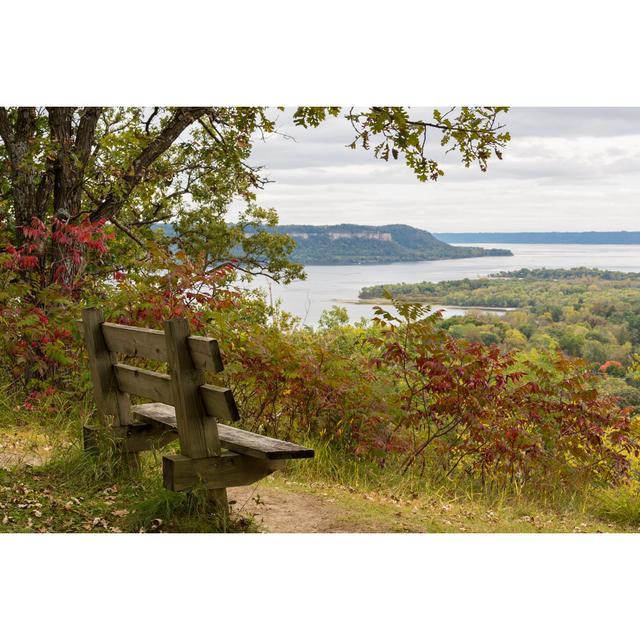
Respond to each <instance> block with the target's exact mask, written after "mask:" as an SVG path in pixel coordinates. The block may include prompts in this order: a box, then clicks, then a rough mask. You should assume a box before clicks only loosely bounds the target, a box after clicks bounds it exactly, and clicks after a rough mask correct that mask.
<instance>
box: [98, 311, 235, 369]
mask: <svg viewBox="0 0 640 640" xmlns="http://www.w3.org/2000/svg"><path fill="white" fill-rule="evenodd" d="M102 335H103V336H104V341H105V342H106V344H107V348H108V349H109V351H112V352H114V353H126V354H127V355H130V356H140V357H141V358H149V359H151V360H160V361H162V362H166V361H167V343H166V340H165V337H164V331H158V330H157V329H147V328H146V327H130V326H128V325H125V324H114V323H113V322H103V323H102ZM187 344H188V345H189V349H190V351H191V358H192V359H193V363H194V364H195V366H196V368H198V369H206V370H207V371H211V373H220V372H221V371H222V370H223V368H224V367H223V365H222V356H221V355H220V348H219V346H218V341H217V340H216V339H215V338H208V337H206V336H189V337H188V338H187Z"/></svg>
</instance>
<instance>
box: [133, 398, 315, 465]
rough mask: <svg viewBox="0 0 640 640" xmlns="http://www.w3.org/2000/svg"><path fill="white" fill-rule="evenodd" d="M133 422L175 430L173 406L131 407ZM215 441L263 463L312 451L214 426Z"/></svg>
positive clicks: (220, 425)
mask: <svg viewBox="0 0 640 640" xmlns="http://www.w3.org/2000/svg"><path fill="white" fill-rule="evenodd" d="M131 410H132V412H133V415H134V417H135V418H136V419H138V420H140V421H142V422H146V423H149V424H153V425H157V426H160V427H169V428H171V429H176V430H177V423H176V412H175V409H174V407H172V406H171V405H168V404H164V403H162V402H150V403H147V404H137V405H133V406H132V407H131ZM218 438H219V439H220V446H222V447H224V448H225V449H228V450H229V451H234V452H236V453H243V454H244V455H247V456H251V457H252V458H262V459H267V460H287V459H295V458H313V449H307V448H306V447H302V446H300V445H298V444H294V443H292V442H285V441H284V440H277V439H276V438H270V437H268V436H262V435H260V434H258V433H253V432H251V431H245V430H244V429H236V428H235V427H230V426H228V425H226V424H221V423H218Z"/></svg>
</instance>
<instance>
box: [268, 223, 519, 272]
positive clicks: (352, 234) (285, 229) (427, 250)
mask: <svg viewBox="0 0 640 640" xmlns="http://www.w3.org/2000/svg"><path fill="white" fill-rule="evenodd" d="M273 233H282V234H286V235H288V236H291V237H292V238H293V239H294V240H295V241H296V248H295V250H294V252H293V254H292V255H291V259H292V260H294V261H296V262H300V263H302V264H305V265H348V264H385V263H390V262H418V261H421V260H451V259H457V258H478V257H484V256H511V255H513V254H512V253H511V251H509V250H507V249H483V248H481V247H454V246H452V245H450V244H447V243H446V242H443V241H442V240H438V239H437V238H434V236H433V235H432V234H430V233H429V232H428V231H424V230H423V229H416V228H415V227H411V226H409V225H405V224H389V225H384V226H369V225H357V224H338V225H330V226H329V225H328V226H315V225H279V226H277V227H275V229H274V230H273Z"/></svg>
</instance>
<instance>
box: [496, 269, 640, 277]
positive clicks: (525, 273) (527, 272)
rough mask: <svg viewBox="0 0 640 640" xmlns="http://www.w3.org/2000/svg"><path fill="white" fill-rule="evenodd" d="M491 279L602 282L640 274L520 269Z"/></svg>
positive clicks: (587, 270)
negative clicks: (598, 280)
mask: <svg viewBox="0 0 640 640" xmlns="http://www.w3.org/2000/svg"><path fill="white" fill-rule="evenodd" d="M489 277H490V278H521V279H522V278H529V279H532V280H577V279H579V278H599V279H601V280H640V273H637V272H624V271H607V270H605V269H591V268H589V267H573V268H572V269H546V268H545V269H526V268H525V269H518V270H517V271H500V272H498V273H492V274H491V275H490V276H489Z"/></svg>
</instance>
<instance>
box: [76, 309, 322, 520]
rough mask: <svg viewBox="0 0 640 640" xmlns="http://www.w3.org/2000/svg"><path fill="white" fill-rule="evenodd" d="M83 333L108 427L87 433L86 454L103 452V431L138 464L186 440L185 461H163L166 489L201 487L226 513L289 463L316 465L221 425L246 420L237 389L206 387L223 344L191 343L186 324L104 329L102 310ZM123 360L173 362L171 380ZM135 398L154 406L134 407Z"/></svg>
mask: <svg viewBox="0 0 640 640" xmlns="http://www.w3.org/2000/svg"><path fill="white" fill-rule="evenodd" d="M82 327H83V332H84V339H85V344H86V347H87V352H88V355H89V365H90V368H91V377H92V380H93V389H94V396H95V401H96V407H97V410H98V417H99V420H100V426H99V427H91V426H89V427H85V430H84V442H85V448H94V447H96V443H97V441H98V436H99V432H100V430H102V432H103V433H106V434H107V435H108V436H109V437H110V438H113V439H115V440H116V441H117V442H118V446H119V447H120V449H121V451H122V452H123V454H124V455H125V456H127V455H128V456H130V457H131V456H133V457H134V458H135V457H136V456H137V453H138V452H140V451H146V450H150V449H158V448H160V447H163V446H165V445H166V444H168V443H169V442H171V441H172V440H175V439H176V438H178V439H179V440H180V454H178V455H165V456H163V480H164V486H165V487H166V488H167V489H170V490H172V491H182V490H184V489H190V488H192V487H195V486H200V487H202V488H203V489H205V490H206V491H207V493H208V495H209V497H210V498H211V499H212V500H214V501H215V502H217V503H218V504H219V505H220V506H221V507H223V508H224V509H226V508H227V497H226V488H227V487H234V486H242V485H247V484H252V483H253V482H256V481H257V480H260V479H261V478H264V477H265V476H267V475H269V474H270V473H273V472H274V471H275V470H277V469H280V468H282V466H283V465H284V461H285V460H288V459H297V458H312V457H313V455H314V452H313V449H307V448H306V447H302V446H300V445H297V444H293V443H291V442H285V441H283V440H276V439H275V438H269V437H267V436H263V435H259V434H257V433H252V432H250V431H245V430H243V429H237V428H235V427H232V426H229V425H227V424H223V423H221V422H218V420H225V421H228V422H235V421H237V420H238V419H239V417H240V416H239V413H238V408H237V407H236V403H235V400H234V398H233V394H232V392H231V390H230V389H226V388H223V387H218V386H215V385H210V384H204V372H205V371H210V372H212V373H214V374H216V373H220V372H221V371H222V369H223V365H222V358H221V356H220V350H219V347H218V343H217V341H216V340H214V339H213V338H207V337H203V336H192V335H190V332H189V324H188V322H187V321H186V320H185V319H183V318H174V319H172V320H168V321H167V322H165V330H164V331H156V330H154V329H146V328H139V327H131V326H127V325H119V324H112V323H109V322H104V318H103V314H102V311H101V310H99V309H95V308H89V309H84V311H83V313H82ZM117 354H126V355H129V356H136V357H140V358H145V359H150V360H156V361H163V362H167V363H168V365H169V372H170V374H164V373H157V372H154V371H148V370H146V369H141V368H139V367H134V366H131V365H128V364H124V363H121V362H118V359H117ZM130 395H135V396H139V397H142V398H147V399H149V400H152V401H153V402H151V403H148V404H136V405H131V404H130V400H129V396H130ZM132 418H133V419H132Z"/></svg>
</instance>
